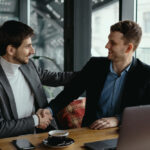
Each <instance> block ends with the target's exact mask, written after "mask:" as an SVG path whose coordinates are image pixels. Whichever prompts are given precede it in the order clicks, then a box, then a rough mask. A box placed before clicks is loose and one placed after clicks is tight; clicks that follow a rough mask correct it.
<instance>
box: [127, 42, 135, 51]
mask: <svg viewBox="0 0 150 150" xmlns="http://www.w3.org/2000/svg"><path fill="white" fill-rule="evenodd" d="M133 47H134V46H133V43H129V44H128V48H127V50H126V53H129V52H131V51H133Z"/></svg>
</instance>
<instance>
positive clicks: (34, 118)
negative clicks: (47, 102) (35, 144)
mask: <svg viewBox="0 0 150 150" xmlns="http://www.w3.org/2000/svg"><path fill="white" fill-rule="evenodd" d="M32 117H33V120H34V126H35V127H36V126H38V125H39V118H38V116H37V115H33V116H32Z"/></svg>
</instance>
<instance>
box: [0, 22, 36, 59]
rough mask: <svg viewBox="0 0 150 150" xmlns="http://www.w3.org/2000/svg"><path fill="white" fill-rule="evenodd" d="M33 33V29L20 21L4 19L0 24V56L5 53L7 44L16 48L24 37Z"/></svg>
mask: <svg viewBox="0 0 150 150" xmlns="http://www.w3.org/2000/svg"><path fill="white" fill-rule="evenodd" d="M33 34H34V31H33V29H32V28H31V27H29V26H28V25H26V24H24V23H22V22H19V21H14V20H10V21H6V22H5V23H4V24H3V25H2V26H0V56H3V55H5V54H6V48H7V46H8V45H12V46H13V47H15V48H18V47H19V46H20V45H21V43H22V41H23V40H24V39H26V38H28V37H31V36H32V35H33Z"/></svg>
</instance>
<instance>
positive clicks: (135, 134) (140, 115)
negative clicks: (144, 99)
mask: <svg viewBox="0 0 150 150" xmlns="http://www.w3.org/2000/svg"><path fill="white" fill-rule="evenodd" d="M85 147H87V148H89V149H91V150H150V105H143V106H134V107H127V108H125V109H124V112H123V117H122V125H121V127H120V133H119V138H118V139H112V140H104V141H96V142H92V143H85Z"/></svg>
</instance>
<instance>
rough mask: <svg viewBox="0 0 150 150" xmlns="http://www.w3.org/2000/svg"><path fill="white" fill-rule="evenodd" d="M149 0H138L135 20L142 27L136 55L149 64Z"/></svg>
mask: <svg viewBox="0 0 150 150" xmlns="http://www.w3.org/2000/svg"><path fill="white" fill-rule="evenodd" d="M149 8H150V1H149V0H138V3H137V22H138V23H139V25H140V26H141V27H142V31H143V35H142V40H141V43H140V45H139V48H138V49H137V51H136V57H138V58H140V59H141V60H142V61H143V62H145V63H147V64H150V9H149Z"/></svg>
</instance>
